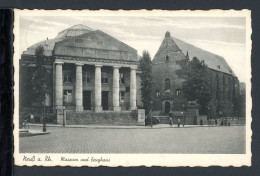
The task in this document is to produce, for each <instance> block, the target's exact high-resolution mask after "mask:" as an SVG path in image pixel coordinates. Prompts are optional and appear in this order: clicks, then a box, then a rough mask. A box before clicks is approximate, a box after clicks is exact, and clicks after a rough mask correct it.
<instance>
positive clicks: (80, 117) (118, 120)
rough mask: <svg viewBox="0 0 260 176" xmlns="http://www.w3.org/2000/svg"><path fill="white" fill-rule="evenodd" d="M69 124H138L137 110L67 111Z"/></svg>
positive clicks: (67, 122)
mask: <svg viewBox="0 0 260 176" xmlns="http://www.w3.org/2000/svg"><path fill="white" fill-rule="evenodd" d="M66 124H67V125H87V124H104V125H136V124H137V113H136V111H122V112H113V111H103V112H98V113H97V112H93V111H82V112H75V111H67V112H66Z"/></svg>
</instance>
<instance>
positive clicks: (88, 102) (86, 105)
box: [83, 90, 91, 110]
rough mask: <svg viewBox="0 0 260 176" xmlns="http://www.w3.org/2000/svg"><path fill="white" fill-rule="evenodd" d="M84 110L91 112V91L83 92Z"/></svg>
mask: <svg viewBox="0 0 260 176" xmlns="http://www.w3.org/2000/svg"><path fill="white" fill-rule="evenodd" d="M83 107H84V110H91V91H85V90H84V91H83Z"/></svg>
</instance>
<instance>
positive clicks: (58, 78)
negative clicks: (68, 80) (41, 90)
mask: <svg viewBox="0 0 260 176" xmlns="http://www.w3.org/2000/svg"><path fill="white" fill-rule="evenodd" d="M62 64H64V63H63V62H56V63H55V65H56V74H55V95H56V96H55V104H56V113H57V123H58V124H62V123H63V76H62V75H63V74H62Z"/></svg>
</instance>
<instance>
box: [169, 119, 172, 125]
mask: <svg viewBox="0 0 260 176" xmlns="http://www.w3.org/2000/svg"><path fill="white" fill-rule="evenodd" d="M169 124H170V126H171V127H172V117H170V118H169Z"/></svg>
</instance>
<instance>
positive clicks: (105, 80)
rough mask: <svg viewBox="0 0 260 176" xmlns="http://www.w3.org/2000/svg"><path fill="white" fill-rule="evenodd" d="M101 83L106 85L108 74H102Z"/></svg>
mask: <svg viewBox="0 0 260 176" xmlns="http://www.w3.org/2000/svg"><path fill="white" fill-rule="evenodd" d="M101 82H102V83H108V74H107V72H102V78H101Z"/></svg>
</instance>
